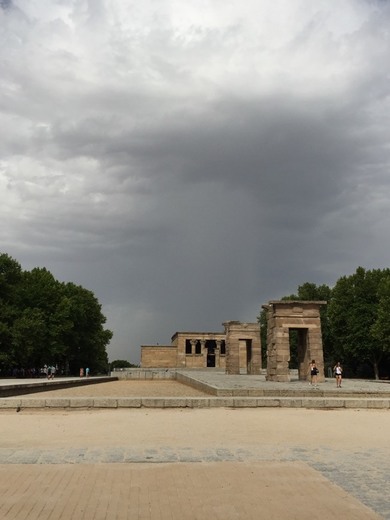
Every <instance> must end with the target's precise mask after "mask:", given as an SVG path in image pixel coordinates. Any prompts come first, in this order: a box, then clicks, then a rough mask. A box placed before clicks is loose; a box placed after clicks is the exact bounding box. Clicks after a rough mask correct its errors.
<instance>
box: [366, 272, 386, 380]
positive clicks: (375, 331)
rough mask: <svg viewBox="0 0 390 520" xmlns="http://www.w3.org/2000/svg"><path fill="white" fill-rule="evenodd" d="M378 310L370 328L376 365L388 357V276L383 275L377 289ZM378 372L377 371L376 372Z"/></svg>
mask: <svg viewBox="0 0 390 520" xmlns="http://www.w3.org/2000/svg"><path fill="white" fill-rule="evenodd" d="M378 297H379V302H378V309H377V314H376V320H375V322H374V324H373V326H372V328H371V333H372V336H373V337H374V340H375V341H376V342H377V345H378V348H377V354H376V355H377V360H378V364H379V363H380V362H381V361H382V360H383V359H384V358H386V357H389V355H390V276H389V275H386V274H385V275H384V277H383V278H382V280H381V281H380V282H379V287H378ZM378 372H379V370H378Z"/></svg>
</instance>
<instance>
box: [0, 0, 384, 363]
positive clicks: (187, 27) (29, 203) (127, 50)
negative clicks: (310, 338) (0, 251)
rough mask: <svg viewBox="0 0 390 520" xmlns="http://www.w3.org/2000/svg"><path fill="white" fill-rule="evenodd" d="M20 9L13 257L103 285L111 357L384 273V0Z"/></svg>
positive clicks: (4, 160) (1, 145) (11, 140)
mask: <svg viewBox="0 0 390 520" xmlns="http://www.w3.org/2000/svg"><path fill="white" fill-rule="evenodd" d="M14 4H15V6H14V7H15V8H14V9H7V13H6V14H4V13H3V15H1V14H0V16H2V22H4V24H3V27H4V31H3V33H2V42H3V45H2V49H3V52H2V61H1V63H0V67H1V71H0V72H1V74H0V82H1V87H2V93H3V95H2V97H1V98H0V118H1V121H0V122H1V125H2V128H6V129H7V131H6V132H5V134H4V136H3V137H2V140H1V141H0V154H1V158H0V188H1V192H0V193H1V194H2V195H1V196H2V198H1V208H2V210H1V212H2V214H1V216H2V221H3V223H5V225H4V226H3V227H2V233H1V238H2V244H3V248H4V250H5V251H7V252H8V253H10V254H12V255H13V256H15V257H16V258H17V259H19V260H20V261H21V262H22V264H23V267H24V268H26V269H27V268H31V267H34V266H36V265H40V266H42V265H45V266H46V267H47V268H48V269H50V270H51V271H52V272H53V274H54V275H55V276H57V277H58V278H60V279H64V280H72V281H74V282H76V283H80V284H82V285H84V286H86V287H88V288H90V289H92V290H93V291H94V292H95V293H96V295H97V296H98V297H99V299H100V300H101V301H102V303H103V306H104V307H103V309H104V311H105V312H106V313H107V315H108V325H109V326H110V327H111V328H113V329H114V339H113V342H112V345H111V347H110V357H111V358H112V359H113V358H115V357H120V358H129V357H130V358H131V359H132V360H133V361H137V360H138V356H139V345H140V344H141V343H150V342H154V341H159V342H160V343H163V342H165V341H168V340H169V338H170V335H171V334H172V333H174V332H175V330H177V329H187V330H188V329H190V330H194V329H195V330H196V329H202V330H205V329H207V330H213V329H214V330H220V328H221V322H222V321H224V320H227V319H242V320H254V319H256V316H257V314H258V312H259V307H260V305H261V304H262V303H264V301H266V300H267V299H270V298H272V299H275V298H278V297H280V296H283V295H285V294H289V293H291V292H293V291H295V290H296V287H297V285H298V284H300V283H303V282H305V281H313V282H315V283H329V284H332V283H334V282H335V280H336V279H337V278H338V277H339V276H341V275H343V274H347V273H349V272H350V271H352V270H354V269H355V268H356V267H357V265H359V264H361V265H365V266H367V267H381V266H382V265H383V264H384V263H386V262H387V258H388V254H389V250H388V245H387V244H388V241H387V240H384V237H386V236H387V233H388V232H387V229H388V226H389V224H390V222H389V217H388V215H389V211H388V210H389V199H390V185H389V181H388V167H389V145H388V129H389V120H388V116H387V114H388V109H389V102H390V98H389V77H388V73H387V68H386V66H385V64H386V63H387V62H388V59H389V47H388V21H389V12H390V11H389V7H388V4H383V3H382V4H381V3H378V2H364V1H359V2H355V1H349V0H343V1H342V2H341V3H339V4H338V8H337V9H335V8H334V7H332V6H330V5H329V3H328V2H327V1H325V0H324V1H323V0H319V1H318V2H316V3H314V2H311V1H309V0H298V1H297V2H294V3H291V2H290V1H285V0H275V2H273V3H272V4H269V2H262V1H260V2H258V1H256V2H254V1H253V2H252V0H247V5H246V9H244V10H243V9H242V5H241V4H240V5H239V4H238V3H236V2H232V3H229V5H227V4H226V3H225V2H222V1H221V2H219V0H218V1H217V2H215V3H208V2H206V3H204V5H203V8H202V9H199V6H198V5H197V4H195V3H192V2H187V3H185V4H183V3H181V2H176V1H175V0H165V1H161V2H160V3H158V4H157V3H155V2H143V3H142V4H140V3H138V2H124V1H121V0H107V1H105V2H103V1H101V2H87V1H82V0H80V1H79V2H72V1H70V0H69V1H67V0H63V1H61V2H56V3H53V2H51V1H49V0H45V1H42V2H27V1H24V0H23V1H22V0H20V1H18V2H16V1H15V2H14ZM1 5H2V7H4V5H5V2H4V1H3V3H2V4H1ZM5 49H7V52H4V50H5Z"/></svg>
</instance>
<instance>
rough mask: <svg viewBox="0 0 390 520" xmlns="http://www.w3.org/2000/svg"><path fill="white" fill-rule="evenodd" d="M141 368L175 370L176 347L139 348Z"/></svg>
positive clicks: (154, 346) (147, 346)
mask: <svg viewBox="0 0 390 520" xmlns="http://www.w3.org/2000/svg"><path fill="white" fill-rule="evenodd" d="M141 366H142V368H176V367H177V349H176V347H174V346H171V345H169V346H161V345H152V346H149V345H143V346H142V347H141Z"/></svg>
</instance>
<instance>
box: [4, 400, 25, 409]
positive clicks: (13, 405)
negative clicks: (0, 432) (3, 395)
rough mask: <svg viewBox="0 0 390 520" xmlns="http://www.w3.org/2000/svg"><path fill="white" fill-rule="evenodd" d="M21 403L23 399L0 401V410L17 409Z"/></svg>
mask: <svg viewBox="0 0 390 520" xmlns="http://www.w3.org/2000/svg"><path fill="white" fill-rule="evenodd" d="M21 403H22V400H21V399H0V408H6V409H7V408H17V407H18V406H20V405H21Z"/></svg>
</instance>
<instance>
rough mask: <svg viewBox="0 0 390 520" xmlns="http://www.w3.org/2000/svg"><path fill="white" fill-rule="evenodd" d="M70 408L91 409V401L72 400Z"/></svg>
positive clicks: (83, 398)
mask: <svg viewBox="0 0 390 520" xmlns="http://www.w3.org/2000/svg"><path fill="white" fill-rule="evenodd" d="M70 408H93V399H92V398H90V397H77V398H72V399H70Z"/></svg>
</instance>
